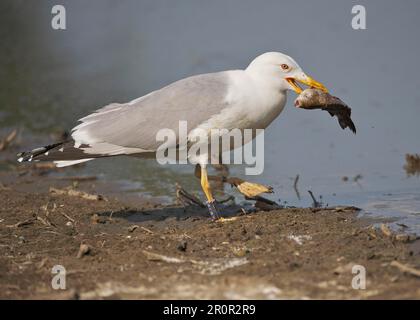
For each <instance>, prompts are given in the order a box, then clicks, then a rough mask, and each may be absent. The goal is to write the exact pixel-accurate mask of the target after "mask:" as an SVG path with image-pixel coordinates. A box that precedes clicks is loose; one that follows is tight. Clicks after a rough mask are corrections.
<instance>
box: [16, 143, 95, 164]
mask: <svg viewBox="0 0 420 320" xmlns="http://www.w3.org/2000/svg"><path fill="white" fill-rule="evenodd" d="M98 156H99V155H92V154H86V153H84V152H83V150H81V149H79V148H76V147H75V145H74V141H64V142H59V143H54V144H50V145H47V146H44V147H40V148H36V149H33V150H32V151H26V152H21V153H18V154H17V157H18V159H17V160H18V161H19V162H32V161H53V162H54V163H55V165H56V166H57V167H66V166H71V165H74V164H78V163H82V162H86V161H89V160H92V159H94V158H97V157H98Z"/></svg>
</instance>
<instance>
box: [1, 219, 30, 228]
mask: <svg viewBox="0 0 420 320" xmlns="http://www.w3.org/2000/svg"><path fill="white" fill-rule="evenodd" d="M35 220H37V219H36V218H31V219H28V220H25V221H19V222H18V223H15V224H12V225H8V226H6V227H8V228H19V227H22V226H27V225H29V224H33V223H34V222H35Z"/></svg>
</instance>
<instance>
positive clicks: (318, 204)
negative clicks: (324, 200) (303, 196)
mask: <svg viewBox="0 0 420 320" xmlns="http://www.w3.org/2000/svg"><path fill="white" fill-rule="evenodd" d="M308 193H309V195H310V196H311V198H312V201H313V202H314V203H313V206H314V208H320V207H321V203H319V202H318V201H316V199H315V197H314V194H313V193H312V191H311V190H308Z"/></svg>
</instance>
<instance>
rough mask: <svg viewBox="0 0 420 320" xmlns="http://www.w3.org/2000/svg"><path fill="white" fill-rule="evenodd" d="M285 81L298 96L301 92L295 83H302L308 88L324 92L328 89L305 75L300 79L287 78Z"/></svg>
mask: <svg viewBox="0 0 420 320" xmlns="http://www.w3.org/2000/svg"><path fill="white" fill-rule="evenodd" d="M286 81H287V82H289V84H290V85H291V86H292V88H293V90H294V91H295V92H296V93H297V94H300V93H301V92H302V91H303V90H302V88H301V87H299V85H298V84H297V83H296V82H300V83H303V84H305V85H307V86H308V87H310V88H315V89H319V90H322V91H324V92H328V89H327V88H326V87H325V86H324V85H323V84H322V83H321V82H318V81H316V80H314V79H312V78H311V77H310V76H307V75H304V76H302V77H289V78H286Z"/></svg>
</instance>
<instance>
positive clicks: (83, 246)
mask: <svg viewBox="0 0 420 320" xmlns="http://www.w3.org/2000/svg"><path fill="white" fill-rule="evenodd" d="M90 251H91V248H90V246H88V245H87V244H84V243H82V244H81V245H80V248H79V252H78V253H77V258H78V259H80V258H82V257H83V256H85V255H87V254H89V253H90Z"/></svg>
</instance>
